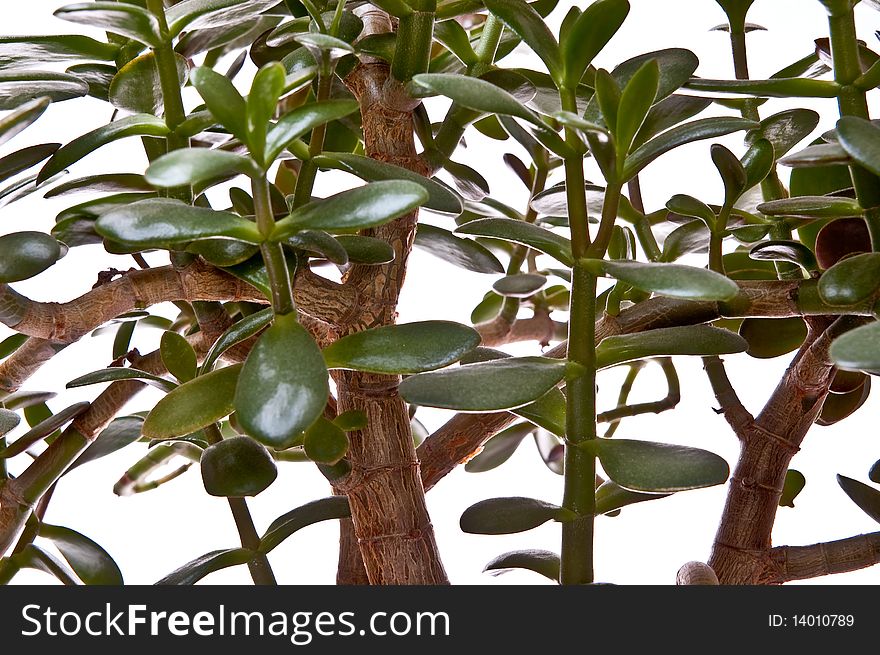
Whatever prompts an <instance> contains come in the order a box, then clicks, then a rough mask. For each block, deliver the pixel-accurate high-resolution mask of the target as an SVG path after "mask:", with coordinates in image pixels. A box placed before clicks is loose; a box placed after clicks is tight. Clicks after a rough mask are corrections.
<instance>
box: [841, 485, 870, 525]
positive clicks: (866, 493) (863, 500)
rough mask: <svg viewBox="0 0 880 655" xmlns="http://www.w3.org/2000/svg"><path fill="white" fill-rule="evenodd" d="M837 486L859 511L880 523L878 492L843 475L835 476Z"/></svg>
mask: <svg viewBox="0 0 880 655" xmlns="http://www.w3.org/2000/svg"><path fill="white" fill-rule="evenodd" d="M837 484H839V485H840V488H841V489H843V491H844V493H846V495H847V496H849V499H850V500H851V501H853V502H854V503H855V504H856V505H858V506H859V509H861V510H862V511H863V512H864V513H865V514H867V515H868V516H870V517H871V518H872V519H874V520H875V521H877V522H878V523H880V491H878V490H877V489H875V488H874V487H869V486H868V485H866V484H864V483H863V482H859V481H858V480H853V479H852V478H848V477H846V476H844V475H838V476H837Z"/></svg>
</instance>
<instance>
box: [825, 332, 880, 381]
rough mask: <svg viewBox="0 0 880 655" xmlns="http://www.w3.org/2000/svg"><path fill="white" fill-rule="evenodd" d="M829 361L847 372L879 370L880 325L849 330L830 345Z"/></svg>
mask: <svg viewBox="0 0 880 655" xmlns="http://www.w3.org/2000/svg"><path fill="white" fill-rule="evenodd" d="M830 354H831V359H832V360H834V363H835V364H837V366H839V367H840V368H842V369H845V370H848V371H860V370H864V371H876V370H880V323H871V324H869V325H863V326H861V327H858V328H856V329H855V330H851V331H849V332H847V333H846V334H844V335H843V336H840V337H838V338H837V339H836V340H835V341H834V343H833V344H831V351H830Z"/></svg>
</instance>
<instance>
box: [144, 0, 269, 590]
mask: <svg viewBox="0 0 880 655" xmlns="http://www.w3.org/2000/svg"><path fill="white" fill-rule="evenodd" d="M190 1H192V0H190ZM255 556H256V553H255V552H254V551H252V550H247V549H246V548H228V549H226V550H213V551H211V552H210V553H205V554H204V555H202V556H201V557H197V558H196V559H194V560H192V561H191V562H187V563H186V564H184V565H183V566H181V567H180V568H179V569H175V570H174V571H172V572H171V573H169V574H168V575H166V576H165V577H164V578H162V579H161V580H159V581H158V582H157V583H156V584H157V585H194V584H195V583H196V582H198V581H199V580H201V579H202V578H204V577H205V576H207V575H210V574H211V573H214V572H216V571H220V570H221V569H228V568H229V567H231V566H239V565H240V564H247V563H248V562H250V561H251V560H252V559H253V558H254V557H255Z"/></svg>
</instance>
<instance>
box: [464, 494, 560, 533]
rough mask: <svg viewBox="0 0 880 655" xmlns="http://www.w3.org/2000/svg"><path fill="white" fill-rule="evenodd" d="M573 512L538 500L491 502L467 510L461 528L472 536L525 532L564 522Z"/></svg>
mask: <svg viewBox="0 0 880 655" xmlns="http://www.w3.org/2000/svg"><path fill="white" fill-rule="evenodd" d="M570 513H571V512H570V511H569V510H566V509H564V508H562V507H559V506H558V505H552V504H550V503H545V502H544V501H543V500H537V499H535V498H522V497H518V496H514V497H510V498H490V499H488V500H482V501H480V502H478V503H476V504H474V505H471V506H470V507H468V508H467V509H466V510H465V511H464V513H463V514H462V515H461V520H460V521H459V525H460V526H461V529H462V531H463V532H467V533H470V534H513V533H515V532H525V531H526V530H531V529H533V528H537V527H538V526H539V525H543V524H544V523H546V522H547V521H562V520H565V519H566V518H567V517H568V515H569V514H570Z"/></svg>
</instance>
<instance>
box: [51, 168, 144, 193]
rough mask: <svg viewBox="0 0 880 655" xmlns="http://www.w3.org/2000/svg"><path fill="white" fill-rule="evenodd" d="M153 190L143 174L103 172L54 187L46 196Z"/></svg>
mask: <svg viewBox="0 0 880 655" xmlns="http://www.w3.org/2000/svg"><path fill="white" fill-rule="evenodd" d="M150 191H153V186H152V185H150V184H147V181H146V180H145V179H144V176H143V175H139V174H137V173H101V174H99V175H89V176H87V177H79V178H76V179H74V180H70V181H69V182H64V183H63V184H59V185H57V186H54V187H52V188H51V189H50V190H49V191H47V192H46V193H45V195H44V197H45V198H60V197H62V196H69V195H73V194H76V193H140V192H150Z"/></svg>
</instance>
